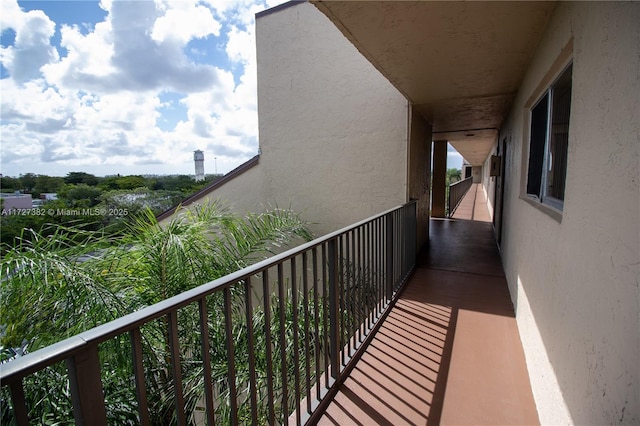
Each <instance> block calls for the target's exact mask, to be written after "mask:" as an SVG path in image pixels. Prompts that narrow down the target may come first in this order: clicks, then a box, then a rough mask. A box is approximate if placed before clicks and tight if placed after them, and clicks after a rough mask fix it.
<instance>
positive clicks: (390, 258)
mask: <svg viewBox="0 0 640 426" xmlns="http://www.w3.org/2000/svg"><path fill="white" fill-rule="evenodd" d="M393 230H394V217H393V213H390V214H388V215H387V217H386V229H385V236H384V238H385V243H386V246H385V249H386V252H385V259H386V268H385V269H386V270H385V273H386V275H385V277H386V281H385V284H386V285H385V296H386V299H387V301H389V300H391V299H392V297H393V287H394V281H395V271H394V263H395V262H394V257H395V244H394V232H393Z"/></svg>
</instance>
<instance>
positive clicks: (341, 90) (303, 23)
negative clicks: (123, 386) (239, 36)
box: [207, 3, 430, 236]
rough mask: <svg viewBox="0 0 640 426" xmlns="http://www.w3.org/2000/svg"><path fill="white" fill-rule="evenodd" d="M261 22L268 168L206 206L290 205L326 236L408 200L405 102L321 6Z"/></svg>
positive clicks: (290, 7) (264, 16)
mask: <svg viewBox="0 0 640 426" xmlns="http://www.w3.org/2000/svg"><path fill="white" fill-rule="evenodd" d="M256 21H257V22H256V38H257V55H258V58H257V60H258V112H259V133H260V149H261V154H260V162H259V164H257V165H256V166H254V167H253V168H251V169H250V170H248V171H247V172H245V173H243V174H242V175H240V176H238V177H237V178H235V179H233V180H231V181H230V182H227V183H225V184H224V185H223V186H221V187H220V188H217V189H216V190H214V191H213V192H212V193H210V194H209V195H208V196H207V198H211V199H218V198H219V199H222V200H224V201H225V202H227V203H228V204H230V205H231V206H232V208H233V209H234V210H235V211H239V212H247V211H260V210H262V209H263V206H267V205H272V206H273V205H277V206H279V207H283V208H289V207H291V208H292V209H293V210H295V211H297V212H299V213H301V215H302V217H303V218H304V219H305V220H307V221H309V222H311V223H312V230H313V231H314V233H315V234H316V235H318V236H320V235H323V234H326V233H328V232H331V231H335V230H337V229H340V228H342V227H344V226H347V225H350V224H352V223H354V222H357V221H359V220H362V219H365V218H367V217H369V216H372V215H374V214H377V213H379V212H382V211H384V210H386V209H389V208H391V207H395V206H397V205H400V204H403V203H405V202H407V201H408V199H409V194H408V193H409V189H408V183H407V182H408V176H407V175H408V173H407V163H408V162H407V155H408V138H409V131H408V122H409V118H408V114H409V107H408V103H407V101H406V99H405V98H404V97H403V96H402V95H401V94H400V93H399V92H398V91H397V90H396V89H395V88H394V87H393V86H392V85H391V84H390V83H389V82H388V81H387V80H386V79H385V78H384V77H383V76H382V75H381V74H380V73H379V72H378V71H377V70H376V69H375V68H374V67H373V66H372V65H371V64H370V63H369V62H368V61H367V60H366V59H364V58H363V57H362V55H360V53H358V51H357V50H356V49H355V47H353V45H352V44H351V43H350V42H349V41H348V40H347V39H346V38H345V37H344V36H343V35H342V34H341V33H340V31H338V29H336V28H335V26H334V25H333V24H331V23H330V22H329V20H328V19H327V18H326V17H325V16H324V15H323V14H322V13H320V12H319V11H318V10H317V9H316V8H315V7H314V6H313V5H311V4H308V3H297V4H296V3H292V4H287V5H286V6H284V7H279V8H276V9H275V10H273V11H266V12H263V13H261V14H259V16H258V18H257V20H256ZM428 137H429V138H430V133H429V136H428ZM427 165H428V164H427ZM421 166H422V164H421ZM424 173H428V170H425V171H424ZM423 198H424V196H423ZM426 199H427V202H428V194H427V195H426Z"/></svg>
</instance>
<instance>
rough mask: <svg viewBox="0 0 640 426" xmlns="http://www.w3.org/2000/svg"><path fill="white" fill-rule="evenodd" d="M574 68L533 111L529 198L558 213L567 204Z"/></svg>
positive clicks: (528, 184) (567, 70)
mask: <svg viewBox="0 0 640 426" xmlns="http://www.w3.org/2000/svg"><path fill="white" fill-rule="evenodd" d="M572 69H573V66H572V65H569V66H568V67H567V69H565V70H564V71H563V73H562V74H561V75H560V77H558V79H557V80H556V81H555V82H554V83H553V84H552V85H551V87H550V88H549V89H548V90H547V91H546V92H545V93H544V95H543V96H542V97H541V98H540V100H539V101H538V102H537V103H536V104H535V105H534V107H533V108H532V109H531V133H530V135H531V136H530V137H531V139H530V141H529V171H528V175H527V194H528V195H530V196H533V197H535V198H537V199H538V200H539V201H540V202H542V203H544V204H548V205H550V206H551V207H554V208H555V209H557V210H562V207H563V203H564V189H565V177H566V174H567V148H568V142H569V115H570V111H571V73H572Z"/></svg>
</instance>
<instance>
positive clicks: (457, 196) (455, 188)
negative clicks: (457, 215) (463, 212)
mask: <svg viewBox="0 0 640 426" xmlns="http://www.w3.org/2000/svg"><path fill="white" fill-rule="evenodd" d="M472 184H473V177H468V178H466V179H463V180H461V181H458V182H456V183H453V184H451V185H449V217H451V215H453V213H454V212H455V211H456V209H457V208H458V204H460V201H462V197H464V195H465V194H466V193H467V191H468V190H469V188H471V185H472Z"/></svg>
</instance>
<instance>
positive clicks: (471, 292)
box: [320, 219, 539, 425]
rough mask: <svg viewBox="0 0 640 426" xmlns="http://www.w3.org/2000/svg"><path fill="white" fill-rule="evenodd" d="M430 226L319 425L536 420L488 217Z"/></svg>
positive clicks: (521, 422)
mask: <svg viewBox="0 0 640 426" xmlns="http://www.w3.org/2000/svg"><path fill="white" fill-rule="evenodd" d="M430 225H431V228H430V245H429V249H428V250H426V251H425V252H424V253H422V254H421V256H420V258H419V262H418V265H417V268H416V271H415V272H414V274H413V276H412V277H411V279H410V280H409V282H408V283H407V285H406V286H405V288H404V290H403V291H402V293H401V295H400V297H399V299H398V301H397V303H396V304H395V306H394V307H393V309H392V310H391V312H390V314H389V316H388V317H387V318H386V319H385V321H384V323H383V324H382V326H381V327H380V329H379V331H378V332H377V334H376V335H375V337H374V339H373V341H372V342H371V344H370V345H369V346H368V347H367V349H366V352H365V353H364V354H363V356H362V358H361V359H360V360H359V362H358V363H357V364H356V366H355V368H354V369H353V371H352V372H351V374H350V375H349V377H348V378H347V379H346V380H345V382H344V383H343V384H342V386H341V388H340V389H339V392H338V394H337V395H336V397H335V399H334V400H333V401H332V403H331V404H330V406H329V407H328V409H327V411H326V413H325V414H324V416H323V417H322V418H321V420H320V424H323V425H331V424H333V425H431V424H449V425H462V424H483V425H530V424H539V420H538V415H537V411H536V406H535V403H534V400H533V396H532V392H531V386H530V383H529V376H528V373H527V369H526V365H525V359H524V353H523V350H522V345H521V343H520V337H519V334H518V329H517V326H516V321H515V317H514V311H513V305H512V303H511V299H510V297H509V292H508V289H507V283H506V280H505V277H504V273H503V270H502V265H501V262H500V257H499V255H498V250H497V248H496V244H495V241H494V238H493V231H492V227H491V224H490V223H486V222H475V221H470V220H436V219H433V220H432V221H431V224H430Z"/></svg>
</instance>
